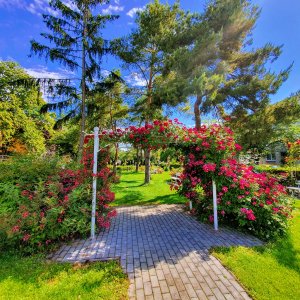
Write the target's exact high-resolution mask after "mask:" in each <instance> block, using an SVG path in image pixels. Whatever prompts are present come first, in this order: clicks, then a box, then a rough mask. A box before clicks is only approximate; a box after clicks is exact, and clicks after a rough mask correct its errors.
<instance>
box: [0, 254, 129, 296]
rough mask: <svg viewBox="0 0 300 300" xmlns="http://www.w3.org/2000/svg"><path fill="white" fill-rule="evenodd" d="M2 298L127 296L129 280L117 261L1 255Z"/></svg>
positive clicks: (0, 284)
mask: <svg viewBox="0 0 300 300" xmlns="http://www.w3.org/2000/svg"><path fill="white" fill-rule="evenodd" d="M0 266H1V267H0V299H1V300H18V299H22V300H23V299H30V300H35V299H36V300H43V299H45V300H46V299H47V300H49V299H55V300H59V299H64V300H67V299H88V300H91V299H105V300H106V299H114V300H116V299H119V300H121V299H127V289H128V285H129V283H128V279H127V277H126V275H125V274H124V273H123V272H122V269H121V267H120V266H119V265H118V264H117V263H116V262H115V261H111V262H107V263H106V262H97V263H91V264H84V265H71V264H67V263H54V262H47V261H45V260H44V259H43V258H42V257H37V256H32V257H26V258H24V257H19V256H16V255H9V254H6V255H1V256H0Z"/></svg>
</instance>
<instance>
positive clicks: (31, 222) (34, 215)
mask: <svg viewBox="0 0 300 300" xmlns="http://www.w3.org/2000/svg"><path fill="white" fill-rule="evenodd" d="M91 151H92V147H91V146H89V145H87V147H86V148H85V150H84V155H83V160H82V166H81V167H80V168H78V169H66V168H65V169H62V168H61V167H60V166H56V168H55V170H53V171H52V172H51V173H52V174H51V175H45V176H42V178H40V179H39V180H37V181H35V182H32V181H31V180H32V178H31V177H29V178H28V180H27V178H26V176H24V175H23V178H22V180H21V181H19V180H18V179H16V180H17V182H18V183H16V184H14V185H13V184H11V188H12V189H13V191H14V196H15V197H16V198H15V199H16V200H15V201H16V202H15V204H14V206H13V207H12V206H11V207H9V208H8V209H7V210H6V211H5V212H3V213H2V214H1V212H0V215H1V217H3V218H2V220H4V222H3V223H5V225H3V227H2V226H0V233H1V231H2V234H1V235H0V240H1V239H2V246H5V248H6V249H7V248H8V247H9V246H10V247H14V248H19V249H20V250H21V251H22V252H25V253H34V252H38V251H42V250H46V249H49V248H50V249H51V248H52V247H54V246H55V245H56V244H57V243H58V242H61V241H65V240H70V239H72V238H76V237H86V236H87V235H88V234H89V233H90V221H91V202H92V201H91V200H92V189H91V183H92V177H93V176H96V177H97V179H98V192H97V214H96V220H97V229H98V230H101V229H102V228H108V227H109V226H110V220H111V218H112V217H115V216H116V211H115V210H113V209H111V208H110V206H109V204H110V203H111V202H112V201H113V200H114V194H113V193H112V192H111V191H110V189H109V185H110V182H111V178H112V173H111V172H110V170H109V169H108V168H107V162H108V154H109V153H108V152H109V151H108V149H102V150H101V151H100V153H99V159H98V168H99V170H100V171H99V173H97V174H92V163H93V161H92V153H91ZM44 165H45V168H47V166H48V162H46V161H45V162H44ZM49 172H50V171H49ZM49 172H48V173H49ZM45 173H47V172H45ZM48 173H47V174H48ZM10 191H11V189H10ZM0 196H1V197H2V199H5V198H6V199H8V197H9V195H8V189H6V190H5V191H4V192H3V193H2V194H1V187H0ZM3 236H4V238H3ZM1 237H2V238H1ZM0 244H1V241H0ZM0 246H1V245H0Z"/></svg>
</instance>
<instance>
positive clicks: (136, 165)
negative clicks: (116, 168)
mask: <svg viewBox="0 0 300 300" xmlns="http://www.w3.org/2000/svg"><path fill="white" fill-rule="evenodd" d="M139 152H140V150H139V147H137V148H136V163H135V173H138V172H139V163H140V155H139Z"/></svg>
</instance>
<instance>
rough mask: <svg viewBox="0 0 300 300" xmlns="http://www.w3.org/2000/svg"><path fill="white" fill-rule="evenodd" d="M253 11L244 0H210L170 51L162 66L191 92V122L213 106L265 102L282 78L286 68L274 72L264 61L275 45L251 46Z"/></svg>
mask: <svg viewBox="0 0 300 300" xmlns="http://www.w3.org/2000/svg"><path fill="white" fill-rule="evenodd" d="M258 17H259V9H258V8H257V7H256V6H253V5H251V2H250V1H249V0H211V1H210V2H209V3H208V4H207V6H206V8H205V11H204V12H203V13H202V14H201V15H200V16H199V17H198V18H197V19H195V21H194V24H193V29H191V30H190V32H191V33H190V34H189V35H188V34H187V35H186V36H187V38H186V39H185V40H184V39H183V40H182V46H181V47H179V48H178V49H177V50H176V51H174V53H173V55H172V56H170V59H169V61H168V64H167V65H166V69H167V71H170V70H173V71H174V72H176V76H175V78H176V82H179V83H180V84H181V85H183V86H185V93H186V94H187V95H188V96H193V97H194V98H195V102H194V116H195V125H196V128H200V126H201V116H202V115H203V114H206V113H211V112H216V111H217V110H216V108H217V106H219V107H222V108H223V109H229V110H231V111H232V110H235V109H240V108H241V107H242V108H243V109H249V108H250V107H255V106H264V105H267V104H268V103H269V95H270V94H274V93H276V91H277V90H278V88H279V87H280V85H281V84H282V82H283V81H284V80H286V79H287V76H288V74H289V68H287V69H286V70H283V71H282V72H280V73H279V74H275V73H272V72H270V71H269V70H268V69H267V68H266V67H265V66H266V65H267V64H268V63H270V62H273V61H274V60H276V59H277V58H278V56H279V55H280V53H281V49H280V47H276V46H273V45H271V44H267V45H266V46H264V47H262V48H259V49H250V45H251V42H252V41H251V39H250V34H251V32H252V29H253V27H254V25H255V23H256V21H257V19H258ZM179 38H180V37H179Z"/></svg>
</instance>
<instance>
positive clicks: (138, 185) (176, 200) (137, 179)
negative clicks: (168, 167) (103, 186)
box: [112, 171, 186, 206]
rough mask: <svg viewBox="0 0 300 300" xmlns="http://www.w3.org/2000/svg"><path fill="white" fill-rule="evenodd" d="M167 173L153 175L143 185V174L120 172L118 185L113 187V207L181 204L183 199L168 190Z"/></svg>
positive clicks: (168, 174) (168, 175)
mask: <svg viewBox="0 0 300 300" xmlns="http://www.w3.org/2000/svg"><path fill="white" fill-rule="evenodd" d="M170 179H171V175H170V173H169V172H164V173H162V174H153V175H152V176H151V183H150V184H144V173H141V172H140V173H134V172H124V171H123V172H122V175H121V178H120V183H118V184H115V185H114V186H113V189H112V190H113V192H115V194H116V200H115V201H114V202H113V205H114V206H118V205H148V204H183V203H185V202H186V199H185V198H184V197H180V196H179V195H177V194H176V192H175V191H171V190H170V185H169V184H168V181H169V180H170Z"/></svg>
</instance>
